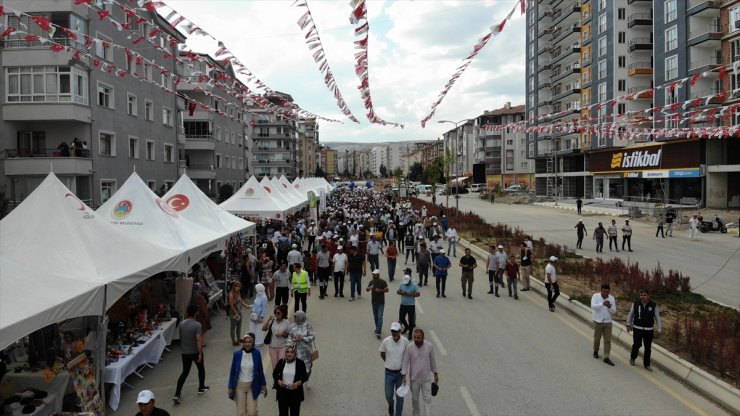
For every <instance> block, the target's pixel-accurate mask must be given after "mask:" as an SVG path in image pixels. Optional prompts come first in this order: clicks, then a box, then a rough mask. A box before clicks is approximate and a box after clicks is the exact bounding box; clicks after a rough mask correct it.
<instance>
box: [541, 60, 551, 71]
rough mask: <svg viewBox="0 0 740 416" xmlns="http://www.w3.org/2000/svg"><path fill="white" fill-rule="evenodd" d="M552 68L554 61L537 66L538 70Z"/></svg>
mask: <svg viewBox="0 0 740 416" xmlns="http://www.w3.org/2000/svg"><path fill="white" fill-rule="evenodd" d="M551 68H552V62H549V61H548V62H544V63H543V64H542V65H540V66H538V67H537V72H542V71H549V70H550V69H551Z"/></svg>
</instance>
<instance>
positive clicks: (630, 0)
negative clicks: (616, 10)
mask: <svg viewBox="0 0 740 416" xmlns="http://www.w3.org/2000/svg"><path fill="white" fill-rule="evenodd" d="M647 2H650V3H652V2H653V0H627V4H632V3H647Z"/></svg>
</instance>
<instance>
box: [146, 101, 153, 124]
mask: <svg viewBox="0 0 740 416" xmlns="http://www.w3.org/2000/svg"><path fill="white" fill-rule="evenodd" d="M144 118H146V119H147V120H149V121H154V103H153V102H151V101H150V100H144Z"/></svg>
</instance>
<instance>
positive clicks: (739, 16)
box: [730, 6, 740, 32]
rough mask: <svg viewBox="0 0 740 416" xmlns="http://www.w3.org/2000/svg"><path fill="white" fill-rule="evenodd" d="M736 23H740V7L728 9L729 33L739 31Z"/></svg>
mask: <svg viewBox="0 0 740 416" xmlns="http://www.w3.org/2000/svg"><path fill="white" fill-rule="evenodd" d="M737 21H740V6H737V7H733V8H732V9H730V32H734V31H736V30H738V29H740V26H737V25H736V24H735V22H737Z"/></svg>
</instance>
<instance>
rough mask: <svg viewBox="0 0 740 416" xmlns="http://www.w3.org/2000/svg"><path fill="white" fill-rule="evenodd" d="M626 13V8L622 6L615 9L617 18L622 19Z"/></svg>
mask: <svg viewBox="0 0 740 416" xmlns="http://www.w3.org/2000/svg"><path fill="white" fill-rule="evenodd" d="M626 14H627V9H625V8H624V7H620V8H618V9H617V19H619V20H624V17H625V15H626Z"/></svg>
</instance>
